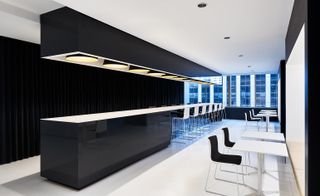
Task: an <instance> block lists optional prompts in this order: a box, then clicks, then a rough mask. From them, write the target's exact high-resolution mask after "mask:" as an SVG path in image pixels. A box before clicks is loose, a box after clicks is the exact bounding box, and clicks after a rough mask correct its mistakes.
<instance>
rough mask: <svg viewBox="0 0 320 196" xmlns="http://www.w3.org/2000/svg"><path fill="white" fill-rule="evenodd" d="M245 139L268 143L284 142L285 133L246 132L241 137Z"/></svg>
mask: <svg viewBox="0 0 320 196" xmlns="http://www.w3.org/2000/svg"><path fill="white" fill-rule="evenodd" d="M241 137H243V138H248V139H259V140H268V141H277V142H284V141H285V139H284V135H283V133H272V132H261V131H245V132H243V134H242V135H241Z"/></svg>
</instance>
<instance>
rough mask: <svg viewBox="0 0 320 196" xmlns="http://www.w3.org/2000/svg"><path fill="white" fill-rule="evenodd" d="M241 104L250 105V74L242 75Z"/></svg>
mask: <svg viewBox="0 0 320 196" xmlns="http://www.w3.org/2000/svg"><path fill="white" fill-rule="evenodd" d="M240 105H241V106H244V107H247V106H250V75H244V76H240Z"/></svg>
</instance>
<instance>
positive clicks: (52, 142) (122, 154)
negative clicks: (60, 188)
mask: <svg viewBox="0 0 320 196" xmlns="http://www.w3.org/2000/svg"><path fill="white" fill-rule="evenodd" d="M193 106H195V105H180V106H167V107H157V108H148V109H139V110H127V111H116V112H108V113H98V114H89V115H78V116H67V117H58V118H50V119H42V120H41V123H40V126H41V145H40V148H41V176H42V177H45V178H47V179H48V180H51V181H54V182H57V183H60V184H63V185H66V186H70V187H73V188H75V189H81V188H84V187H85V186H88V185H90V184H92V183H94V182H95V181H98V180H99V179H101V178H103V177H106V176H108V175H110V174H111V173H113V172H115V171H117V170H119V169H121V168H123V167H125V166H128V165H129V164H132V163H134V162H136V161H138V160H140V159H142V158H144V157H146V156H148V155H150V154H153V153H155V152H157V151H159V150H161V149H163V148H166V147H167V146H168V145H169V144H170V139H171V111H174V110H179V109H183V108H185V107H193Z"/></svg>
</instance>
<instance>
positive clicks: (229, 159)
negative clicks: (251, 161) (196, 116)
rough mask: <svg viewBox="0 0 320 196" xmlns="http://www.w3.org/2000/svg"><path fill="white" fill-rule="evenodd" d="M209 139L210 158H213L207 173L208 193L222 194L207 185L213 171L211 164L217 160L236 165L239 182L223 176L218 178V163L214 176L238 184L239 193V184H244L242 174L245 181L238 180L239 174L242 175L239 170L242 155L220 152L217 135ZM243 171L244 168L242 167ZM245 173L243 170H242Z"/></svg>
mask: <svg viewBox="0 0 320 196" xmlns="http://www.w3.org/2000/svg"><path fill="white" fill-rule="evenodd" d="M208 139H209V141H210V158H211V161H212V162H211V164H210V167H209V172H208V175H207V181H206V187H205V190H206V192H208V193H214V194H220V195H221V193H217V192H213V191H210V190H208V188H207V186H208V179H209V175H210V172H211V165H212V163H213V162H216V163H224V164H230V165H233V166H235V167H236V170H237V182H233V181H228V180H224V179H221V178H217V177H216V172H217V168H218V165H216V167H215V173H214V178H215V179H216V180H220V181H225V182H228V183H233V184H237V185H238V186H237V190H238V195H239V185H240V184H244V176H243V175H242V182H243V183H239V180H238V175H241V174H240V173H239V172H238V166H240V165H241V161H242V156H240V155H231V154H222V153H220V152H219V150H218V146H219V145H218V138H217V136H216V135H214V136H210V137H209V138H208ZM242 171H243V169H242ZM242 173H243V172H242Z"/></svg>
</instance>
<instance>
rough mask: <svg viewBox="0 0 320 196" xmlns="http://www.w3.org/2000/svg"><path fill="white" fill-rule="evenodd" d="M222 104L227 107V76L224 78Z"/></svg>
mask: <svg viewBox="0 0 320 196" xmlns="http://www.w3.org/2000/svg"><path fill="white" fill-rule="evenodd" d="M222 103H223V105H224V106H227V76H223V77H222Z"/></svg>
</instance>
